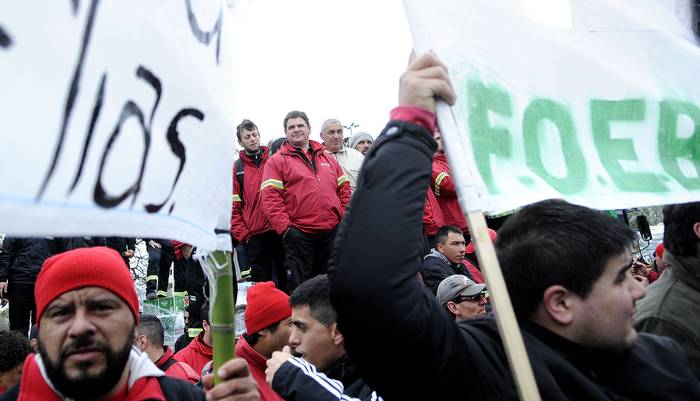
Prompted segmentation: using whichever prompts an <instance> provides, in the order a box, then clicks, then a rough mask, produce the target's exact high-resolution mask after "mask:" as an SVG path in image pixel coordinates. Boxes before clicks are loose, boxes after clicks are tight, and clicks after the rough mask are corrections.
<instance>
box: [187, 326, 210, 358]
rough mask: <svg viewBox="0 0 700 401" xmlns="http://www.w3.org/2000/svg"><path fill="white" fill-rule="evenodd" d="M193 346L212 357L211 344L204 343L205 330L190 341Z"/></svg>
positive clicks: (198, 351) (197, 350)
mask: <svg viewBox="0 0 700 401" xmlns="http://www.w3.org/2000/svg"><path fill="white" fill-rule="evenodd" d="M189 346H190V347H191V348H193V349H194V350H195V351H196V352H197V353H200V354H202V355H204V356H208V357H211V356H212V355H213V354H212V351H211V346H209V345H206V344H205V343H204V332H201V333H199V335H198V336H197V337H195V339H194V340H192V342H190V345H189Z"/></svg>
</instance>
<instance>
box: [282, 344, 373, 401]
mask: <svg viewBox="0 0 700 401" xmlns="http://www.w3.org/2000/svg"><path fill="white" fill-rule="evenodd" d="M272 389H273V390H275V391H276V392H277V393H278V394H279V395H280V396H281V397H282V398H284V399H285V400H286V401H306V400H314V401H325V400H340V399H343V400H381V399H382V398H381V397H379V396H378V395H377V393H375V392H374V391H372V389H371V388H369V387H368V386H367V385H366V384H365V382H364V381H363V380H362V378H360V376H359V375H358V374H357V372H356V370H355V368H354V366H353V365H352V362H351V361H350V358H348V357H347V355H346V356H344V357H343V358H341V359H339V360H338V361H336V363H335V364H333V366H332V367H331V368H329V369H328V370H327V371H326V372H324V373H320V372H317V371H316V367H314V366H313V365H312V364H310V363H308V362H306V361H305V360H303V359H301V358H291V359H289V360H288V361H287V362H285V363H283V364H282V366H280V367H279V369H278V370H277V372H275V377H274V378H273V379H272Z"/></svg>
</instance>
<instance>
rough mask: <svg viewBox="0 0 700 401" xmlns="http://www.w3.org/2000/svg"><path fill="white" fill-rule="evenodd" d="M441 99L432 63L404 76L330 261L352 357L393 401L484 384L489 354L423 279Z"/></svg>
mask: <svg viewBox="0 0 700 401" xmlns="http://www.w3.org/2000/svg"><path fill="white" fill-rule="evenodd" d="M435 97H442V98H444V99H445V100H447V101H448V102H450V103H452V102H453V101H454V93H453V91H452V89H451V87H450V84H449V82H448V80H447V74H446V71H445V69H444V67H443V66H442V64H441V63H440V62H439V60H437V59H436V58H435V57H434V56H432V55H425V56H423V57H421V58H419V59H417V60H416V61H415V62H414V63H412V64H411V66H410V67H409V70H408V71H407V72H406V73H405V74H404V75H403V76H402V79H401V94H400V101H401V105H402V106H400V107H398V108H396V109H394V110H393V111H392V121H391V122H389V124H388V125H387V127H386V128H385V129H384V131H383V132H382V135H381V136H380V137H379V138H378V139H377V141H376V142H375V144H374V146H373V148H372V150H371V151H370V153H369V155H368V157H367V159H366V161H365V163H364V165H363V167H362V172H361V173H360V178H359V182H358V188H357V191H356V192H355V193H354V195H353V198H352V201H351V202H350V205H349V207H348V211H347V213H346V215H345V218H344V219H343V222H342V223H341V226H340V230H339V233H338V237H337V238H336V242H335V247H334V250H333V256H332V260H331V266H332V268H331V281H332V290H331V298H332V301H333V305H334V307H335V308H336V310H337V312H338V324H339V328H340V330H341V331H342V332H343V334H344V338H345V345H346V349H347V351H348V353H349V354H350V357H351V358H352V360H353V361H354V362H355V364H356V365H357V366H358V367H359V371H360V374H361V375H362V377H363V378H364V379H365V381H366V382H367V383H368V384H369V386H370V387H372V388H373V389H375V390H376V391H377V392H378V393H379V394H382V396H383V397H384V398H386V399H444V398H441V396H443V395H446V394H450V393H452V394H454V393H456V392H457V390H458V389H457V388H456V386H461V387H462V388H463V389H470V388H472V387H477V386H479V383H477V381H479V380H481V379H480V375H479V374H477V373H473V372H470V370H471V369H470V368H471V367H472V366H479V365H478V363H479V362H481V361H482V360H483V358H484V356H483V354H482V353H483V350H480V349H479V347H476V346H470V344H471V343H470V341H471V340H470V335H468V334H467V335H463V334H462V333H461V332H460V328H458V326H457V325H456V324H455V323H454V322H453V321H452V320H451V319H450V318H449V317H448V316H447V314H446V313H444V312H443V311H442V310H441V309H440V306H439V305H438V304H437V302H436V301H435V299H434V297H433V295H432V294H431V293H430V291H428V290H427V289H426V288H425V287H424V286H423V285H422V284H421V283H420V282H419V280H418V279H417V277H416V276H417V275H416V273H417V272H418V270H419V268H420V264H421V258H420V256H421V255H420V247H419V244H420V243H421V240H422V235H423V226H422V221H421V217H422V215H423V207H424V204H425V190H426V187H427V185H428V184H429V182H430V178H431V162H432V155H433V152H434V151H435V149H436V144H435V142H434V140H433V139H432V135H431V134H432V129H433V127H434V118H435V117H434V114H433V111H434V109H435V100H434V98H435ZM474 363H476V364H477V365H472V364H474Z"/></svg>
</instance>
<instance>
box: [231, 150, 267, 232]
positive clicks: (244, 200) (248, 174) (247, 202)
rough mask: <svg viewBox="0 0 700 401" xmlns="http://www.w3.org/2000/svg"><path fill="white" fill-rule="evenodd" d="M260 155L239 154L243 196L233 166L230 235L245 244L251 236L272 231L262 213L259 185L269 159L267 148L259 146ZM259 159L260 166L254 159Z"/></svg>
mask: <svg viewBox="0 0 700 401" xmlns="http://www.w3.org/2000/svg"><path fill="white" fill-rule="evenodd" d="M260 149H261V150H262V153H260V154H259V155H254V156H248V155H246V153H245V151H244V150H242V151H241V152H240V159H241V160H242V161H243V196H242V197H241V186H240V184H239V182H238V179H237V178H236V173H237V171H236V166H235V164H234V166H233V211H232V213H231V233H232V234H233V237H234V238H235V239H236V240H238V241H240V242H245V241H247V240H248V239H249V238H250V237H251V236H253V235H256V234H260V233H264V232H265V231H270V230H272V225H271V224H270V220H268V218H267V216H266V215H265V213H264V212H263V208H262V198H261V192H262V191H260V185H261V184H262V181H263V171H264V168H265V164H266V163H267V161H268V159H269V158H270V156H269V154H270V151H269V149H268V148H267V147H265V146H261V147H260ZM256 157H257V158H260V165H258V164H256V163H255V161H254V159H255V158H256Z"/></svg>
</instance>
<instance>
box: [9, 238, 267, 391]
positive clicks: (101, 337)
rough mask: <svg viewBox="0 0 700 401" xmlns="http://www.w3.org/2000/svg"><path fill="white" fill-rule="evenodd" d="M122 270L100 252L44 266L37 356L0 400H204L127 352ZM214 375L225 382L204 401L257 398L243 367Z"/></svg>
mask: <svg viewBox="0 0 700 401" xmlns="http://www.w3.org/2000/svg"><path fill="white" fill-rule="evenodd" d="M123 265H124V261H123V260H122V259H121V256H120V255H119V254H118V253H117V252H115V251H114V250H112V249H109V248H106V247H94V248H81V249H76V250H72V251H69V252H65V253H62V254H59V255H56V256H53V257H51V258H49V259H47V260H46V262H45V263H44V265H43V266H42V269H41V272H40V273H39V276H38V277H37V280H36V287H35V291H34V297H35V298H36V309H37V325H38V327H39V337H40V338H41V341H40V342H39V354H38V355H30V356H29V357H27V359H26V360H25V363H24V366H23V368H22V378H21V379H20V383H19V385H17V386H15V387H14V388H12V389H10V390H9V391H7V392H5V393H4V394H3V395H2V396H1V397H0V400H2V401H8V400H18V399H19V400H42V401H61V400H84V401H91V400H110V401H129V400H153V399H156V400H166V401H178V400H188V401H189V400H200V401H204V399H205V397H204V393H203V392H202V391H201V390H200V389H199V388H197V387H195V386H194V385H192V384H191V383H188V382H185V381H182V380H176V379H172V378H170V377H167V376H165V375H164V373H163V372H162V371H161V370H160V369H158V368H157V367H156V366H155V365H154V364H153V362H151V361H150V359H148V356H147V355H146V354H141V353H140V352H138V351H137V350H135V349H134V348H133V341H134V329H135V326H136V324H137V323H138V319H139V314H138V310H139V300H138V297H137V295H136V289H135V288H134V284H133V282H132V279H131V275H130V273H129V271H128V270H127V269H124V266H123ZM219 372H220V373H221V374H223V376H225V378H223V377H222V379H223V381H222V382H221V383H219V384H218V385H217V386H215V387H213V388H211V389H210V392H209V398H210V400H211V399H223V398H225V397H226V396H230V395H233V396H234V398H235V399H238V400H249V399H251V398H250V397H253V396H255V395H256V390H255V384H254V383H252V380H251V379H250V376H249V374H248V372H247V368H246V364H245V361H242V360H240V359H234V360H231V361H228V362H226V363H225V364H224V365H223V366H222V367H221V369H220V371H219ZM207 383H208V384H207V385H208V387H211V380H210V379H209V380H207ZM226 399H227V400H230V399H231V398H226Z"/></svg>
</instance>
